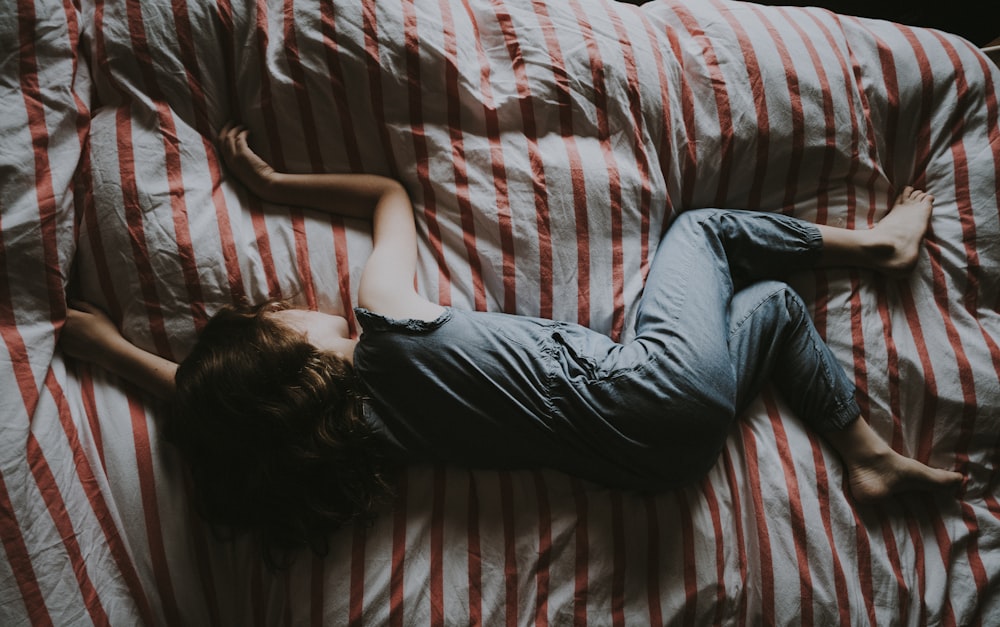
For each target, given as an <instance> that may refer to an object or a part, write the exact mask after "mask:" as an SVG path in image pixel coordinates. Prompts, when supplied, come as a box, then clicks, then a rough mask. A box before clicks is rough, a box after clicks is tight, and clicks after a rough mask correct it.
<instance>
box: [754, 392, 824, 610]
mask: <svg viewBox="0 0 1000 627" xmlns="http://www.w3.org/2000/svg"><path fill="white" fill-rule="evenodd" d="M763 401H764V408H765V411H766V412H767V416H768V419H769V420H770V422H771V429H772V430H773V431H774V443H775V446H776V447H777V449H778V458H779V459H780V460H781V466H782V469H783V470H784V475H785V490H786V494H787V496H788V524H789V525H790V526H791V530H792V537H791V538H788V539H787V542H789V543H790V544H791V545H792V546H793V547H795V560H796V563H797V564H798V567H799V577H798V579H799V620H800V621H801V622H800V623H799V624H801V625H812V624H813V623H814V621H815V618H814V617H813V595H812V592H813V582H812V573H811V572H810V570H809V534H808V533H807V532H806V521H805V515H804V514H803V512H802V496H801V494H800V493H799V481H798V477H797V475H796V473H795V458H794V457H795V456H794V455H793V454H792V450H791V447H790V446H789V444H788V434H787V433H786V432H785V426H784V424H783V423H782V419H781V413H780V412H779V411H778V407H777V405H776V404H775V400H774V396H773V395H772V394H770V393H766V394H764V395H763ZM790 592H791V591H789V590H786V591H785V592H784V595H783V596H785V598H786V600H790V599H789V597H790Z"/></svg>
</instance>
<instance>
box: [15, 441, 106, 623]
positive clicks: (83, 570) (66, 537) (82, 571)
mask: <svg viewBox="0 0 1000 627" xmlns="http://www.w3.org/2000/svg"><path fill="white" fill-rule="evenodd" d="M25 453H26V455H27V458H28V459H30V460H44V459H45V454H44V453H43V452H42V449H41V446H40V445H39V443H38V440H37V439H36V438H35V434H34V433H29V434H28V441H27V447H26V450H25ZM31 474H32V475H33V476H34V478H35V483H36V484H37V485H38V490H39V495H40V496H41V497H42V500H43V501H44V502H45V507H46V509H48V511H49V515H50V516H51V517H52V522H53V524H54V525H55V528H56V530H57V531H58V533H59V537H60V538H61V539H62V544H63V548H64V549H65V550H66V558H67V561H68V562H69V564H68V565H69V566H70V567H71V568H72V574H73V575H74V576H75V578H76V582H77V585H78V586H79V589H80V596H81V599H82V601H83V607H84V609H85V610H86V612H87V614H88V615H89V618H90V620H91V621H93V622H94V623H95V624H99V625H109V624H110V621H109V620H108V615H107V613H106V612H105V611H104V607H103V606H102V605H101V600H100V597H99V596H98V594H97V590H96V589H95V588H94V583H93V582H92V581H91V580H90V573H88V572H87V565H86V563H85V561H84V557H83V553H82V552H81V549H80V543H79V542H78V541H77V535H76V531H75V530H74V529H73V522H72V521H71V520H70V517H69V512H68V511H67V510H66V502H65V501H64V500H63V498H62V493H61V492H60V491H59V485H58V484H57V483H56V478H55V476H54V475H53V474H52V469H51V468H50V467H49V464H48V463H47V462H44V461H42V463H32V464H31ZM46 619H47V617H46Z"/></svg>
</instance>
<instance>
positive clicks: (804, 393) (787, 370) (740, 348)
mask: <svg viewBox="0 0 1000 627" xmlns="http://www.w3.org/2000/svg"><path fill="white" fill-rule="evenodd" d="M729 315H730V323H729V351H730V354H731V355H732V360H733V363H734V364H735V366H736V372H737V401H736V405H737V408H738V410H742V409H743V408H744V407H745V406H746V404H747V403H749V402H750V401H751V400H752V399H753V397H754V396H756V394H757V393H758V392H759V391H760V388H761V386H763V385H764V383H765V382H767V381H768V380H770V381H771V383H772V385H773V386H774V387H775V389H777V390H778V393H779V394H781V396H782V398H784V399H785V401H786V402H787V403H788V405H789V407H791V408H792V410H793V411H794V412H795V414H796V415H797V416H799V418H800V419H802V420H803V421H804V422H805V423H806V424H808V425H809V426H810V427H812V428H813V429H815V430H816V431H819V432H824V431H831V430H837V429H842V428H844V427H845V426H847V425H848V424H850V423H851V422H852V421H853V420H854V419H855V418H857V417H858V414H859V413H860V410H859V408H858V404H857V401H856V400H855V387H854V384H853V383H852V382H851V381H850V379H848V378H847V374H846V373H845V372H844V369H843V368H842V367H841V366H840V363H839V362H838V361H837V360H836V358H835V357H834V356H833V353H831V352H830V348H829V347H828V346H827V345H826V343H825V342H824V341H823V338H821V337H820V335H819V333H818V332H817V331H816V327H815V326H813V323H812V319H811V318H810V317H809V312H808V309H807V308H806V305H805V303H803V302H802V299H801V298H800V297H799V295H798V294H796V293H795V291H794V290H792V288H791V287H790V286H788V285H787V284H785V283H782V282H780V281H760V282H758V283H754V284H753V285H751V286H749V287H747V288H745V289H742V290H740V291H739V292H737V293H736V294H735V295H734V296H733V300H732V305H731V306H730V309H729Z"/></svg>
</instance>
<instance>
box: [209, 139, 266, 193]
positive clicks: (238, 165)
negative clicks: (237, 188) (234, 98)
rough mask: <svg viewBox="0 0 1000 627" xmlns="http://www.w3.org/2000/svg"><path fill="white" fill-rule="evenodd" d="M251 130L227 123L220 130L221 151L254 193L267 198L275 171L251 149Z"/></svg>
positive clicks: (230, 167) (224, 158) (234, 170)
mask: <svg viewBox="0 0 1000 627" xmlns="http://www.w3.org/2000/svg"><path fill="white" fill-rule="evenodd" d="M249 135H250V131H248V130H247V128H246V127H245V126H243V125H242V124H234V123H233V122H229V123H227V124H226V125H225V126H223V127H222V130H221V131H219V152H221V153H222V160H223V161H224V162H225V163H226V167H227V168H229V171H230V172H232V173H233V174H234V175H235V176H236V178H238V179H239V180H240V182H241V183H243V184H244V185H246V186H247V188H248V189H249V190H250V191H251V192H253V193H254V194H256V195H258V196H260V197H262V198H264V199H265V200H267V189H268V187H269V186H270V184H271V183H272V179H273V178H274V175H275V171H274V168H272V167H271V166H270V164H268V163H267V162H266V161H264V160H263V159H261V158H260V156H259V155H257V153H255V152H254V151H253V150H251V149H250V145H249V143H247V137H248V136H249Z"/></svg>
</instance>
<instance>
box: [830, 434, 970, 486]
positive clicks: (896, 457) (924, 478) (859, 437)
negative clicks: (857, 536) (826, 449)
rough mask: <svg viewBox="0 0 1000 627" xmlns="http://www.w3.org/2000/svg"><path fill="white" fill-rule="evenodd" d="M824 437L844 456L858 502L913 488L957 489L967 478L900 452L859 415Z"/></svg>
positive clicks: (842, 457)
mask: <svg viewBox="0 0 1000 627" xmlns="http://www.w3.org/2000/svg"><path fill="white" fill-rule="evenodd" d="M824 436H825V437H826V439H827V441H828V442H830V444H832V445H833V448H835V449H836V450H837V452H838V453H839V454H840V457H841V459H843V461H844V466H845V468H846V469H847V473H848V477H849V479H848V480H849V482H850V487H851V495H852V496H854V499H855V500H856V501H858V502H859V503H871V502H874V501H879V500H881V499H884V498H886V497H888V496H892V495H894V494H899V493H900V492H908V491H913V490H933V489H944V488H952V489H954V488H957V487H958V486H960V485H961V484H962V481H963V480H964V477H963V476H962V474H961V473H957V472H952V471H948V470H940V469H937V468H931V467H929V466H926V465H924V464H921V463H920V462H918V461H917V460H915V459H910V458H909V457H905V456H903V455H901V454H899V453H897V452H896V451H894V450H893V449H892V448H890V447H889V445H888V444H886V443H885V442H884V441H883V440H882V438H880V437H879V436H878V434H877V433H875V431H873V430H872V428H871V427H870V426H869V425H868V423H867V422H865V421H864V420H862V419H860V418H859V419H858V420H855V421H854V422H852V423H851V424H849V425H848V426H847V427H845V428H844V429H841V430H840V431H830V432H827V433H825V434H824Z"/></svg>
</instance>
